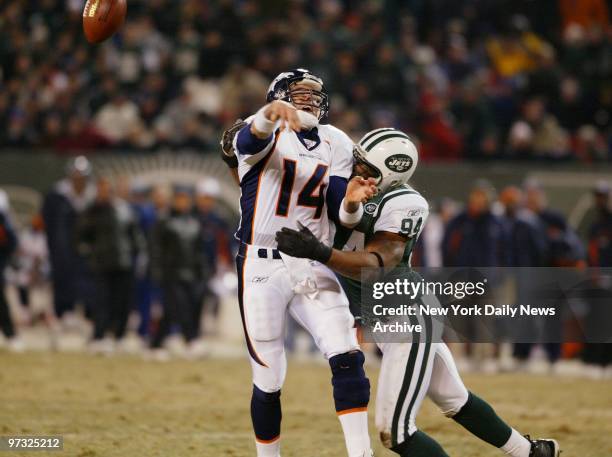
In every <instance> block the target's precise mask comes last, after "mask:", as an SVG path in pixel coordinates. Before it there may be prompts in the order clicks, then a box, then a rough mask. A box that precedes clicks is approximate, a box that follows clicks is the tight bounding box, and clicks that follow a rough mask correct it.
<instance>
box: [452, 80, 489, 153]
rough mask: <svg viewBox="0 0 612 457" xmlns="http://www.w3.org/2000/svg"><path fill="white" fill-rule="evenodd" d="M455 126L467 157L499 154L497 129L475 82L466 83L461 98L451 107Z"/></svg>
mask: <svg viewBox="0 0 612 457" xmlns="http://www.w3.org/2000/svg"><path fill="white" fill-rule="evenodd" d="M450 109H451V112H452V114H453V117H454V120H455V125H456V126H457V130H458V132H459V133H460V134H461V136H462V138H463V142H464V145H465V156H466V157H470V158H486V157H493V156H494V155H495V154H496V152H497V146H498V142H497V128H496V126H495V122H494V119H493V114H492V113H491V110H490V108H489V104H488V100H487V99H486V98H485V96H484V94H483V92H482V88H481V87H480V86H479V84H478V82H477V81H475V80H470V81H466V82H465V83H464V84H463V85H462V87H461V88H460V96H459V97H458V98H457V99H456V101H455V102H454V103H453V105H451V107H450Z"/></svg>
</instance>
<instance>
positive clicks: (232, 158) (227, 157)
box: [221, 119, 247, 168]
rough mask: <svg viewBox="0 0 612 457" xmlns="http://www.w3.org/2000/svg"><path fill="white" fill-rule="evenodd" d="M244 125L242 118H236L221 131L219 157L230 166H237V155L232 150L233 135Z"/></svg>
mask: <svg viewBox="0 0 612 457" xmlns="http://www.w3.org/2000/svg"><path fill="white" fill-rule="evenodd" d="M245 125H247V123H246V122H244V121H243V120H242V119H236V121H235V122H234V124H233V125H232V126H231V127H230V128H229V129H227V130H225V131H224V132H223V136H222V137H221V151H222V153H221V158H222V159H223V161H224V162H225V163H226V164H227V166H228V167H230V168H238V157H236V152H235V151H234V137H235V136H236V134H237V133H238V131H240V130H241V129H242V128H243V127H244V126H245Z"/></svg>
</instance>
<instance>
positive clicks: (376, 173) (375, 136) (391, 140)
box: [353, 128, 419, 192]
mask: <svg viewBox="0 0 612 457" xmlns="http://www.w3.org/2000/svg"><path fill="white" fill-rule="evenodd" d="M353 156H354V157H355V161H356V162H357V163H361V164H363V165H365V166H367V167H369V168H370V170H371V171H372V175H373V176H372V177H374V178H376V179H377V183H376V185H377V187H378V190H379V191H380V192H384V191H385V190H387V189H389V188H391V187H396V186H399V185H401V184H405V183H406V182H408V180H409V179H410V177H411V176H412V174H413V173H414V170H416V167H417V164H418V163H419V153H418V151H417V148H416V146H415V145H414V143H413V142H412V140H411V139H410V137H409V136H408V135H406V134H405V133H404V132H400V131H399V130H396V129H393V128H384V129H376V130H372V131H371V132H368V133H366V134H365V135H364V136H363V138H361V140H359V143H357V144H356V145H355V147H354V148H353Z"/></svg>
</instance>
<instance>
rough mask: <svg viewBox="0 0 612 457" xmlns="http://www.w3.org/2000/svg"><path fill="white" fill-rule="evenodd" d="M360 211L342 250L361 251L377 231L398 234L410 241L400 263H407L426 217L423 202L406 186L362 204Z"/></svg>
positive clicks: (425, 207)
mask: <svg viewBox="0 0 612 457" xmlns="http://www.w3.org/2000/svg"><path fill="white" fill-rule="evenodd" d="M364 211H365V213H364V217H363V218H362V220H361V222H360V223H359V225H357V227H355V229H354V230H353V232H352V233H351V235H350V237H349V239H348V240H347V241H346V244H345V245H344V247H343V249H344V250H347V251H356V250H357V251H361V250H363V249H364V247H365V245H366V244H367V243H368V241H369V240H370V239H371V238H372V237H373V236H374V235H375V234H376V233H377V232H391V233H398V234H400V235H404V236H406V237H407V238H409V239H410V240H411V242H410V243H408V245H407V246H406V249H407V252H406V255H405V259H404V260H403V261H402V263H403V264H404V263H408V261H409V257H410V253H411V251H412V248H413V247H414V243H415V242H416V240H417V239H418V237H419V235H420V234H421V232H422V231H423V227H424V226H425V223H426V221H427V217H428V215H429V205H428V204H427V200H425V198H423V196H421V194H419V193H418V192H417V191H415V190H414V189H413V188H412V187H410V186H408V185H407V184H406V185H404V186H401V187H399V188H395V189H393V190H389V191H387V192H385V193H383V194H380V195H377V196H376V197H374V198H372V199H370V200H369V201H368V202H367V203H366V204H365V205H364ZM404 266H409V265H404Z"/></svg>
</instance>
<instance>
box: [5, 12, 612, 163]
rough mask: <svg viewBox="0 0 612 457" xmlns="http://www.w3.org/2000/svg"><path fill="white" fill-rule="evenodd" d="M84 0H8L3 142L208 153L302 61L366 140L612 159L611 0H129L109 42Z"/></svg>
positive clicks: (479, 154) (432, 151) (449, 152)
mask: <svg viewBox="0 0 612 457" xmlns="http://www.w3.org/2000/svg"><path fill="white" fill-rule="evenodd" d="M82 7H83V2H82V1H77V0H41V1H37V2H29V1H27V0H5V1H3V2H2V3H1V4H0V125H2V126H3V128H2V129H0V148H18V149H20V150H21V149H23V148H30V147H37V148H49V149H54V150H56V151H58V152H62V153H71V152H75V151H84V150H111V149H112V150H121V151H130V150H138V151H152V150H159V149H161V148H163V149H177V148H191V149H195V150H198V151H201V152H203V153H205V152H208V151H212V150H213V149H214V148H215V146H216V144H217V141H218V140H217V139H218V137H219V135H218V134H219V131H220V130H221V128H222V126H224V125H227V124H229V123H231V122H232V121H233V120H234V119H235V118H237V117H244V116H245V115H248V114H250V113H252V112H253V111H254V110H255V108H257V107H259V106H260V105H261V103H262V100H263V94H265V92H266V89H267V85H268V83H269V81H270V80H271V78H273V77H274V76H275V75H276V74H278V73H279V72H280V71H283V70H285V69H287V68H292V67H308V68H309V69H310V70H311V71H313V72H315V73H317V74H319V75H321V76H322V77H323V78H324V80H325V81H326V83H327V86H328V89H329V91H330V93H331V95H332V104H331V107H332V112H331V119H332V120H333V123H334V124H336V125H337V126H338V127H340V128H342V129H344V130H345V131H347V132H349V133H351V134H353V135H354V136H355V137H357V136H359V134H360V133H362V132H365V131H367V130H369V129H372V128H375V127H380V126H395V127H398V128H400V129H402V130H404V131H407V132H411V133H412V134H414V135H415V137H416V138H417V139H418V141H419V142H420V150H421V153H422V156H423V158H424V159H425V160H428V159H432V160H457V159H462V158H479V159H488V158H510V159H514V158H516V159H548V160H566V159H567V160H571V159H573V160H581V161H585V162H596V161H609V160H610V159H611V158H612V146H611V145H612V130H611V125H612V123H611V121H610V113H611V103H612V87H611V85H610V75H611V74H612V64H611V60H610V55H611V54H612V46H611V44H612V42H611V39H610V37H611V28H610V22H609V1H608V2H606V0H582V1H579V2H576V1H573V0H538V1H527V0H518V1H512V0H471V1H456V0H435V1H422V0H403V1H400V0H387V1H365V0H362V1H347V0H344V1H343V0H319V1H305V0H292V1H287V2H285V1H278V0H263V1H258V0H219V1H216V2H204V1H200V0H181V1H175V0H146V1H145V0H131V1H130V2H129V8H128V10H129V12H128V14H129V16H128V21H127V23H126V24H125V25H124V26H123V27H122V29H121V30H120V32H119V33H117V35H116V36H115V37H114V38H112V39H111V40H109V41H108V42H106V43H104V44H102V45H96V46H94V45H89V44H88V43H87V42H86V40H85V39H84V37H83V34H82V28H81V13H82Z"/></svg>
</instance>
